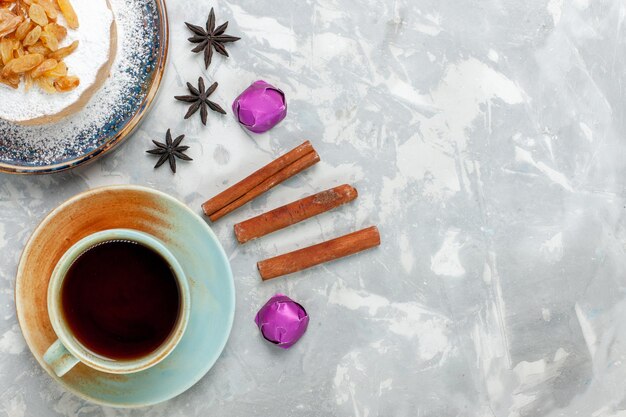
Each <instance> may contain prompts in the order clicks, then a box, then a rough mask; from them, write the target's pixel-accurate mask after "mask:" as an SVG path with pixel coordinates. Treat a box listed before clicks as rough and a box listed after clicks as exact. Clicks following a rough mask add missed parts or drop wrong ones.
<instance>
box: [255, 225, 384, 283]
mask: <svg viewBox="0 0 626 417" xmlns="http://www.w3.org/2000/svg"><path fill="white" fill-rule="evenodd" d="M378 245H380V234H379V233H378V228H377V227H376V226H372V227H368V228H366V229H363V230H359V231H358V232H354V233H350V234H348V235H345V236H341V237H338V238H336V239H332V240H328V241H326V242H322V243H319V244H317V245H313V246H309V247H307V248H304V249H299V250H296V251H293V252H289V253H286V254H284V255H280V256H276V257H274V258H270V259H266V260H264V261H261V262H258V263H257V268H258V269H259V273H260V274H261V278H263V280H264V281H265V280H268V279H271V278H276V277H279V276H281V275H286V274H291V273H293V272H298V271H301V270H303V269H306V268H310V267H312V266H315V265H319V264H321V263H324V262H328V261H332V260H335V259H338V258H343V257H344V256H348V255H352V254H355V253H357V252H361V251H364V250H366V249H370V248H373V247H375V246H378Z"/></svg>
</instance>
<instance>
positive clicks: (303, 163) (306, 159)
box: [209, 151, 320, 222]
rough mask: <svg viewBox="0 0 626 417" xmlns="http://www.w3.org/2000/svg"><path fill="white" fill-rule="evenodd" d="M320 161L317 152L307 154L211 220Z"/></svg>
mask: <svg viewBox="0 0 626 417" xmlns="http://www.w3.org/2000/svg"><path fill="white" fill-rule="evenodd" d="M319 161H320V156H319V155H318V154H317V152H315V151H313V152H309V153H307V154H306V155H304V156H303V157H302V158H300V159H298V160H296V161H295V162H294V163H292V164H291V165H288V166H286V167H285V168H283V169H282V170H280V171H278V172H276V173H275V174H274V175H272V176H270V177H269V178H267V179H266V180H265V181H263V182H261V183H260V184H258V185H257V186H255V187H254V188H252V189H251V190H250V191H248V192H246V193H245V194H243V195H242V196H241V197H239V198H238V199H236V200H235V201H233V202H231V203H229V204H227V205H226V206H224V207H222V208H221V209H219V210H217V211H216V212H214V213H212V214H210V215H209V219H211V221H212V222H214V221H216V220H218V219H221V218H222V217H224V216H225V215H227V214H228V213H230V212H231V211H233V210H235V209H238V208H239V207H241V206H243V205H244V204H246V203H247V202H248V201H250V200H252V199H254V198H256V197H258V196H259V195H261V194H263V193H264V192H266V191H267V190H269V189H270V188H272V187H275V186H277V185H278V184H280V183H281V182H283V181H285V180H286V179H289V178H291V177H293V176H294V175H296V174H297V173H299V172H301V171H304V170H305V169H307V168H309V167H310V166H312V165H315V164H316V163H318V162H319Z"/></svg>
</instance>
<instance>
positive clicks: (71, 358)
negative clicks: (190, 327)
mask: <svg viewBox="0 0 626 417" xmlns="http://www.w3.org/2000/svg"><path fill="white" fill-rule="evenodd" d="M190 302H191V298H190V295H189V284H188V282H187V279H186V277H185V273H184V271H183V269H182V267H181V266H180V264H179V263H178V261H177V260H176V258H175V257H174V255H173V254H172V253H171V252H170V250H169V249H168V248H167V247H166V246H165V245H164V244H163V243H162V242H161V241H159V240H158V239H157V238H155V237H153V236H150V235H148V234H146V233H143V232H139V231H136V230H130V229H111V230H104V231H101V232H97V233H94V234H92V235H89V236H87V237H85V238H83V239H81V240H80V241H78V242H77V243H76V244H74V245H73V246H72V247H71V248H70V249H69V250H68V251H67V252H66V253H65V254H64V255H63V256H62V257H61V259H60V260H59V262H58V263H57V265H56V267H55V269H54V271H53V272H52V276H51V278H50V283H49V284H48V314H49V316H50V322H51V323H52V327H53V329H54V331H55V333H56V335H57V336H58V340H57V341H55V342H54V343H53V344H52V345H51V346H50V347H49V348H48V350H47V351H46V353H45V354H44V357H43V358H44V361H45V362H46V363H47V364H48V365H49V366H50V367H51V368H52V369H53V371H54V372H55V373H56V374H57V375H58V376H63V375H64V374H65V373H67V372H68V371H69V370H70V369H72V367H74V366H75V365H76V364H77V363H78V362H82V363H84V364H85V365H87V366H90V367H92V368H94V369H97V370H99V371H102V372H108V373H114V374H125V373H132V372H139V371H142V370H144V369H147V368H149V367H151V366H154V365H156V364H157V363H159V362H160V361H162V360H163V359H164V358H165V357H167V355H169V354H170V353H171V352H172V351H173V350H174V348H175V347H176V345H177V344H178V343H179V341H180V339H181V338H182V336H183V333H184V332H185V328H186V326H187V322H188V321H189V311H190Z"/></svg>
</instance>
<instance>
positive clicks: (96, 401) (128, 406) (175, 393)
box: [15, 185, 236, 409]
mask: <svg viewBox="0 0 626 417" xmlns="http://www.w3.org/2000/svg"><path fill="white" fill-rule="evenodd" d="M121 189H127V190H128V189H130V190H136V191H142V192H148V193H151V194H155V195H157V196H158V197H160V198H163V199H165V200H169V201H170V202H172V203H174V204H176V205H178V206H180V207H181V208H182V209H183V211H185V212H187V213H188V214H189V215H190V216H193V217H196V218H198V219H199V220H200V223H201V224H202V227H203V228H204V229H205V231H207V232H208V236H210V238H211V239H212V240H213V241H215V243H217V247H218V248H219V254H220V256H221V257H222V258H223V260H224V262H225V263H226V265H227V270H228V277H227V278H228V286H229V287H230V293H231V299H230V300H229V301H230V302H231V305H232V308H231V309H230V311H229V312H228V323H227V328H228V331H227V332H226V334H225V337H224V340H222V342H221V343H220V344H219V349H216V350H215V355H214V357H213V358H211V360H209V361H207V362H206V364H207V365H206V366H205V367H204V369H202V371H201V372H200V373H199V376H198V378H195V379H190V380H189V383H188V384H185V385H183V386H182V387H181V388H180V389H178V390H174V391H172V394H171V395H170V396H168V397H167V398H163V399H162V400H159V401H155V402H151V403H146V404H128V403H112V402H107V401H102V400H100V399H98V398H94V397H91V396H89V395H86V394H85V393H83V392H81V391H78V390H76V389H74V387H72V386H70V385H68V384H66V383H64V382H63V378H60V377H57V376H56V375H53V374H52V373H51V370H50V369H48V367H47V366H46V364H45V363H44V362H43V358H39V357H37V356H36V355H33V356H34V357H35V359H36V360H37V362H38V363H39V365H40V366H41V367H42V368H43V369H44V370H45V371H46V372H47V373H48V374H49V375H50V376H51V377H52V379H53V380H54V381H55V382H58V383H59V384H60V385H61V386H63V388H64V389H65V390H67V391H68V392H71V393H72V394H74V395H76V396H77V397H80V398H82V399H84V400H87V401H89V402H91V403H93V404H97V405H102V406H107V407H113V408H120V409H123V408H126V409H138V408H145V407H149V406H153V405H156V404H161V403H163V402H165V401H169V400H171V399H173V398H175V397H177V396H179V395H181V394H182V393H184V392H186V391H187V390H189V389H190V388H191V387H193V386H194V385H195V384H197V383H198V382H199V381H200V380H201V379H202V378H204V377H205V376H206V374H207V373H208V372H209V371H210V370H211V368H213V366H214V365H215V362H217V360H218V359H219V357H220V356H221V355H222V353H223V352H224V348H225V347H226V343H228V339H230V334H231V332H232V329H233V323H234V320H235V308H236V296H235V280H234V277H233V271H232V268H231V266H230V261H229V260H228V256H227V255H226V252H225V251H224V247H223V246H222V244H221V242H220V241H219V239H218V238H217V235H216V234H215V232H213V230H212V229H211V228H210V227H209V225H208V224H207V223H206V222H205V221H204V219H202V218H201V217H200V216H199V215H198V214H197V213H195V212H194V211H193V210H191V209H190V208H189V207H188V206H187V205H186V204H185V203H183V202H182V201H180V200H178V199H177V198H175V197H172V196H171V195H169V194H166V193H164V192H162V191H159V190H155V189H153V188H149V187H144V186H140V185H109V186H104V187H98V188H93V189H90V190H86V191H83V192H82V193H79V194H76V195H75V196H73V197H71V198H69V199H68V200H66V201H65V202H63V203H62V204H61V205H59V206H58V207H56V208H55V209H54V210H52V211H51V212H50V213H49V214H48V215H47V216H46V217H44V219H43V220H42V221H41V222H40V223H39V224H38V225H37V227H36V228H35V231H36V230H37V229H38V228H39V227H40V226H41V225H42V224H44V223H45V222H46V221H47V220H48V219H49V218H50V217H51V216H52V215H54V214H56V213H57V212H59V211H62V210H63V209H64V208H65V207H66V206H68V205H70V204H72V203H74V201H76V200H79V199H82V198H85V197H86V196H88V195H89V194H92V193H97V192H102V191H115V190H121ZM33 235H34V232H33ZM31 239H32V236H31ZM31 239H29V240H28V242H27V243H26V245H25V246H24V248H26V247H27V246H28V245H29V244H30V243H31ZM20 263H21V259H20ZM18 265H19V264H18ZM15 290H16V292H17V285H16V289H15ZM15 307H16V309H17V304H16V305H15ZM192 308H193V306H192ZM16 314H17V311H16ZM17 316H18V317H19V314H17ZM20 326H21V324H20ZM184 337H185V336H184V335H183V338H184ZM29 349H30V347H29Z"/></svg>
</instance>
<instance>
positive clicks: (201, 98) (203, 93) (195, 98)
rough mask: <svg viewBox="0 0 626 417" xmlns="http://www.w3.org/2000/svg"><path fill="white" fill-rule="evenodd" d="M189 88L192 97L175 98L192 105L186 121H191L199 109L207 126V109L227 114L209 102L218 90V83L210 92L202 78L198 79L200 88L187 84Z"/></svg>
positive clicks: (215, 104) (213, 85) (214, 84)
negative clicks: (210, 97)
mask: <svg viewBox="0 0 626 417" xmlns="http://www.w3.org/2000/svg"><path fill="white" fill-rule="evenodd" d="M187 88H188V89H189V92H190V93H191V95H188V96H175V97H174V98H175V99H176V100H180V101H184V102H187V103H192V104H191V106H190V107H189V110H187V114H185V119H189V118H190V117H191V116H192V115H193V114H194V113H195V112H197V111H198V109H200V119H202V124H204V125H205V126H206V118H207V113H208V110H207V107H208V108H210V109H211V110H213V111H215V112H218V113H222V114H226V112H225V111H224V109H223V108H222V107H220V105H219V104H217V103H214V102H212V101H211V100H209V96H210V95H211V94H213V92H214V91H215V89H216V88H217V83H213V84H212V85H211V86H210V87H209V89H208V90H205V87H204V79H203V78H202V77H200V78H198V88H196V87H194V86H193V85H191V84H190V83H187Z"/></svg>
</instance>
